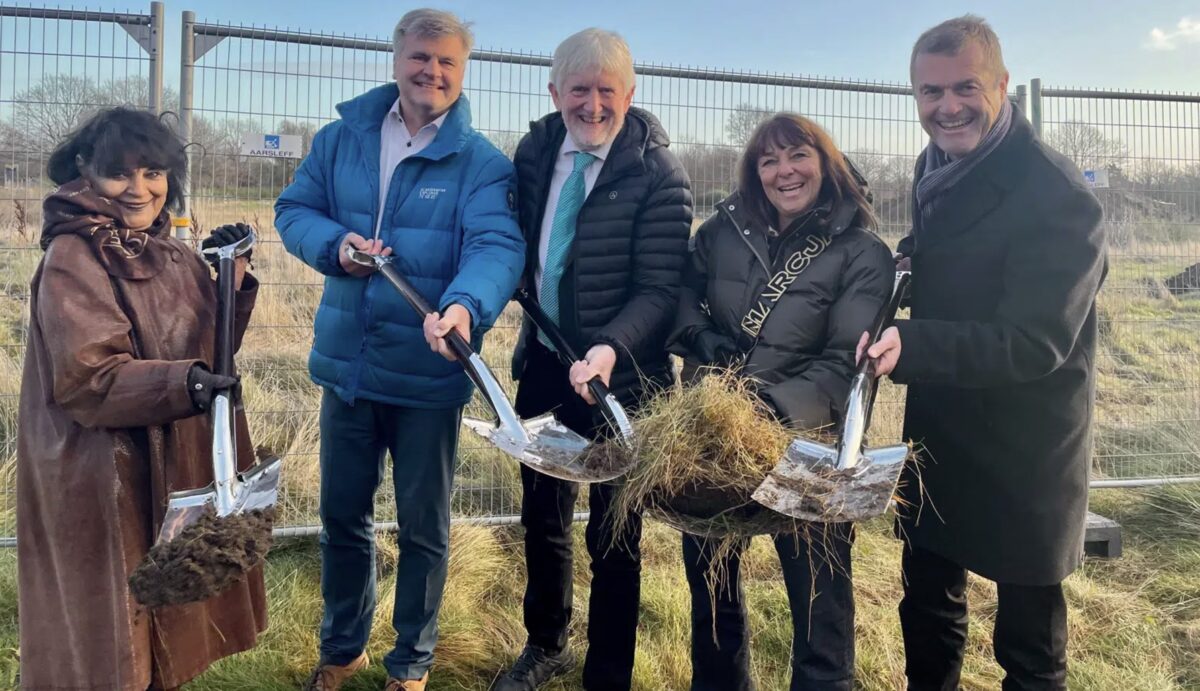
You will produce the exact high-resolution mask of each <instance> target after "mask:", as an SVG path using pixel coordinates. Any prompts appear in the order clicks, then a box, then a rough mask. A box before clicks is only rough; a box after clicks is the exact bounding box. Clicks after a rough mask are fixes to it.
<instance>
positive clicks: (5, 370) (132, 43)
mask: <svg viewBox="0 0 1200 691" xmlns="http://www.w3.org/2000/svg"><path fill="white" fill-rule="evenodd" d="M162 22H163V6H162V3H159V2H155V3H152V4H151V11H150V13H149V14H129V13H116V12H95V11H88V10H58V9H42V8H30V7H6V6H0V288H2V289H3V299H0V536H3V537H0V540H7V541H11V538H10V536H12V535H15V534H16V533H15V529H14V527H13V522H12V521H13V514H14V509H15V502H14V500H13V492H14V491H15V476H14V460H15V458H16V430H17V396H18V392H19V388H20V384H21V366H22V361H23V359H24V350H25V334H26V327H27V314H28V304H29V279H30V277H31V276H32V275H33V270H34V268H35V267H36V266H37V262H38V260H39V259H40V257H41V251H40V250H39V249H38V248H37V242H38V236H39V234H40V232H41V225H42V212H41V208H42V204H41V202H42V197H44V196H45V194H46V192H47V191H48V190H49V189H50V184H49V182H48V181H47V180H46V179H45V177H44V174H43V173H44V170H45V168H46V159H47V157H48V156H49V154H50V152H51V151H52V150H53V148H54V145H55V144H56V143H57V142H58V141H59V140H60V139H61V138H62V137H63V135H65V134H66V133H67V132H69V131H71V130H72V129H73V128H74V127H75V126H76V125H78V124H79V123H81V122H82V121H83V120H84V119H85V118H86V117H88V116H89V115H90V114H91V113H93V112H95V111H96V110H97V109H98V108H102V107H104V106H111V105H118V104H123V105H132V106H136V107H139V108H148V109H151V110H155V111H157V110H158V109H159V108H160V106H161V105H162V103H163V99H162Z"/></svg>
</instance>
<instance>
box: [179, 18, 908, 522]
mask: <svg viewBox="0 0 1200 691" xmlns="http://www.w3.org/2000/svg"><path fill="white" fill-rule="evenodd" d="M184 21H185V41H186V40H187V38H186V36H187V34H188V29H187V28H186V27H187V26H188V22H189V21H191V22H192V23H191V24H190V26H191V35H192V36H193V37H194V38H193V39H192V40H193V41H194V44H193V45H194V48H195V50H194V51H193V52H192V53H190V54H189V52H188V51H187V49H186V47H185V50H184V55H185V63H186V61H187V60H188V59H189V58H190V59H191V60H192V61H193V62H192V65H193V67H192V70H191V74H190V75H189V74H187V71H188V70H187V65H186V64H185V68H184V69H185V74H184V75H183V78H182V80H181V83H185V84H186V83H189V82H190V83H191V84H193V86H194V89H193V97H192V101H191V104H190V105H191V108H190V111H189V110H188V109H187V108H185V110H184V112H183V114H182V117H183V121H184V122H185V123H190V127H191V129H190V138H191V140H192V141H195V142H198V143H199V144H200V145H201V146H200V147H199V148H198V149H197V150H196V151H195V153H194V154H193V176H192V192H191V196H190V205H191V206H190V208H191V213H192V214H193V216H194V217H195V219H196V221H197V225H198V226H204V227H208V226H211V225H215V224H218V223H224V222H228V221H231V220H241V219H246V220H249V221H251V222H254V223H256V224H257V225H258V226H259V227H260V228H263V229H269V228H271V226H272V209H271V204H272V203H273V201H274V199H275V197H276V195H277V194H278V192H279V190H280V189H281V188H282V187H283V186H284V185H285V184H286V183H287V181H288V180H289V179H290V178H291V176H292V174H293V173H294V172H295V169H296V166H297V165H298V162H299V161H298V160H297V159H277V158H249V157H245V156H241V155H239V148H238V142H239V141H240V140H241V139H243V138H244V137H245V135H256V136H261V135H262V134H265V133H273V134H290V135H298V136H299V137H301V139H302V142H303V147H304V148H305V150H306V149H307V146H308V144H309V142H311V139H312V136H313V134H314V133H315V132H316V130H317V129H319V128H320V127H321V126H322V125H324V124H326V123H328V122H330V121H332V120H333V119H335V118H336V117H337V115H336V110H335V105H336V104H337V103H339V102H341V101H345V100H347V99H350V98H353V97H355V96H357V95H358V94H360V93H362V92H364V91H366V90H367V89H369V88H371V87H374V86H376V85H378V84H382V83H385V82H387V81H389V80H390V79H391V71H392V65H391V44H390V41H381V40H370V39H364V38H360V37H350V36H331V35H324V34H312V33H294V32H281V31H275V30H270V29H262V28H255V27H244V26H230V25H218V24H211V23H205V22H196V21H194V20H191V19H190V18H188V17H185V20H184ZM549 67H550V58H549V56H545V55H530V54H522V53H511V52H504V51H495V50H477V51H475V52H474V53H473V54H472V57H471V62H470V65H469V68H468V70H467V75H466V80H465V83H464V93H465V95H466V96H467V98H468V99H469V100H470V102H471V106H472V113H473V120H474V125H475V126H476V128H477V129H479V130H480V131H481V132H483V133H484V134H485V135H487V136H488V137H489V138H491V140H492V141H493V142H494V143H495V144H496V145H497V146H498V147H499V148H500V149H502V150H503V151H505V152H506V153H508V154H511V153H512V152H513V151H514V150H515V148H516V145H517V142H518V141H519V140H520V137H521V136H522V135H523V134H524V133H525V132H526V131H527V130H528V126H529V122H530V121H531V120H534V119H537V118H539V117H541V116H542V115H544V114H545V113H547V112H550V111H551V110H553V104H552V102H551V99H550V97H549V94H548V92H547V90H546V84H547V82H548V80H549ZM637 72H638V89H637V95H636V98H635V103H634V105H635V106H638V107H642V108H645V109H646V110H649V111H650V112H652V113H654V114H655V115H656V116H657V117H658V118H659V119H660V120H661V121H662V123H663V125H664V127H665V128H666V130H667V131H668V132H669V133H670V135H671V138H672V141H673V144H672V148H673V149H674V151H675V152H676V153H677V154H678V155H679V157H680V158H681V159H682V160H683V162H684V164H685V165H686V166H687V168H688V170H689V172H690V174H691V177H692V182H693V191H694V194H695V197H696V203H697V212H698V217H699V218H700V219H703V218H705V217H707V216H708V215H709V214H711V213H712V209H713V205H714V204H715V203H716V202H717V201H719V200H720V199H721V198H723V197H724V196H725V195H727V194H729V192H730V191H731V189H732V181H733V180H734V178H735V171H734V168H735V164H736V160H737V156H738V154H739V153H740V151H741V146H742V144H743V143H744V141H745V139H746V138H747V137H748V136H749V134H750V131H751V130H752V129H753V127H754V125H755V124H757V122H758V121H759V119H761V118H762V117H763V116H764V115H765V114H769V113H773V112H775V111H778V110H794V111H797V112H801V113H805V114H808V115H810V116H812V117H814V118H816V119H817V120H819V121H821V122H822V124H824V125H825V126H826V127H827V128H829V130H830V131H831V133H832V134H833V135H834V137H835V138H836V139H837V140H838V142H839V143H840V144H841V145H842V146H843V147H844V148H845V149H846V150H847V151H848V152H849V153H850V155H851V157H852V158H853V159H854V161H855V162H856V163H857V164H858V166H859V167H860V168H861V169H862V170H863V172H864V173H865V174H866V175H867V176H868V178H869V179H871V180H872V183H873V185H874V194H875V199H876V204H877V207H878V209H879V211H880V216H881V217H882V218H883V221H884V228H883V232H884V234H885V235H886V236H887V237H889V239H892V240H895V239H897V238H898V237H900V236H901V235H902V234H903V233H904V232H905V231H906V230H907V228H908V194H909V189H910V184H911V170H912V166H913V161H914V157H915V155H916V154H917V153H918V152H919V151H920V150H921V148H922V147H923V145H924V137H923V134H922V132H921V129H920V126H919V124H918V123H917V120H916V113H915V109H914V106H913V103H912V98H911V96H910V95H909V90H908V88H907V87H904V86H899V85H885V84H866V83H852V82H837V81H831V80H815V79H806V78H799V77H793V76H787V75H765V74H749V73H736V72H721V71H714V70H699V69H690V68H681V67H669V66H659V65H638V66H637ZM184 102H185V104H186V103H187V100H186V95H185V101H184ZM265 236H266V241H265V242H264V247H263V251H262V252H261V253H256V255H255V263H256V268H257V271H258V272H259V274H260V277H261V278H262V280H263V288H262V291H261V293H260V302H259V306H258V308H257V310H258V312H257V314H258V316H257V319H256V321H255V325H254V326H253V327H252V333H251V334H249V335H248V337H247V341H246V343H247V346H244V347H243V354H242V358H241V361H242V364H243V367H244V368H245V369H246V370H247V373H248V374H247V376H248V378H249V379H251V381H254V382H255V385H254V386H252V387H248V390H247V408H248V409H249V410H252V411H254V412H253V416H254V422H253V426H254V431H255V434H256V439H259V440H260V441H262V442H263V443H265V444H267V445H268V446H273V447H274V448H276V449H277V450H280V451H283V452H284V453H286V454H287V458H288V479H287V484H288V488H287V497H286V500H285V505H286V507H287V509H286V510H287V514H288V520H289V521H290V522H291V523H298V524H303V525H308V524H312V523H315V487H316V483H315V480H316V466H317V434H316V412H317V407H318V401H317V395H316V391H315V390H314V388H313V387H311V386H310V385H308V384H306V383H305V382H306V374H305V356H306V354H307V352H308V349H309V347H310V343H311V341H310V337H311V326H312V317H313V312H312V310H313V309H314V306H315V304H316V301H317V297H318V295H319V292H320V289H321V285H320V281H319V277H318V276H317V275H316V274H315V273H314V272H312V271H310V270H308V269H307V268H306V267H304V266H303V265H301V264H300V263H299V262H297V261H295V260H294V259H292V258H290V257H288V256H287V255H286V254H285V253H284V251H283V249H282V247H281V246H280V244H279V241H278V238H277V236H275V235H274V234H273V233H272V232H270V231H269V230H268V231H267V232H266V233H265ZM518 325H519V314H518V312H517V311H516V309H515V307H513V308H510V310H509V311H507V312H506V313H505V314H504V316H503V318H502V319H501V321H500V323H499V324H498V326H497V327H496V328H495V329H494V330H493V331H492V333H491V334H489V336H488V340H487V344H486V347H485V357H486V359H487V360H488V362H489V363H490V364H491V366H492V368H493V370H494V371H495V372H496V373H497V375H498V376H499V377H500V378H501V379H502V380H503V381H504V383H505V384H506V385H511V382H510V381H509V380H508V362H509V358H510V354H511V350H512V346H513V344H514V343H515V338H516V332H517V328H518ZM472 410H474V412H475V413H476V414H479V415H483V414H485V411H483V410H482V409H481V408H480V407H479V406H478V405H473V407H472ZM899 413H900V406H899V402H898V398H897V392H896V391H895V390H890V392H889V394H888V395H885V397H884V400H883V402H882V404H881V413H880V414H879V415H877V418H876V420H877V423H876V424H877V425H878V428H879V429H878V430H877V431H878V432H879V434H880V436H886V437H889V438H895V437H897V436H898V435H899V418H900V414H899ZM461 446H462V452H461V454H460V468H459V475H458V478H457V485H456V490H455V499H454V509H455V515H456V516H457V517H459V518H461V519H474V520H480V519H482V520H489V521H490V520H496V519H497V518H500V519H501V520H505V518H504V517H507V520H511V518H512V517H513V516H514V515H515V514H516V513H517V512H518V510H519V478H518V475H517V467H516V465H515V464H514V463H513V462H512V461H510V460H508V459H506V458H503V457H501V456H500V455H499V454H498V453H497V452H495V451H492V450H490V449H488V448H486V447H485V446H484V445H483V444H481V443H480V442H479V441H478V440H477V439H475V438H473V437H468V436H464V438H463V440H462V445H461ZM386 484H387V483H385V485H386ZM388 494H389V492H388V490H387V489H386V488H385V489H383V490H381V499H383V500H384V501H381V503H380V507H381V508H380V518H381V520H386V519H385V516H387V515H389V513H390V511H389V510H388V509H387V508H386V507H387V506H388V503H387V498H388Z"/></svg>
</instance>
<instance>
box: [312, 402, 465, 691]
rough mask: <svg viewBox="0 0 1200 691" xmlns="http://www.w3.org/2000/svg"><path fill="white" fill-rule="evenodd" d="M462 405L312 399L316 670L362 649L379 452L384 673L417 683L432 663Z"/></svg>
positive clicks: (370, 611)
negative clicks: (388, 462)
mask: <svg viewBox="0 0 1200 691" xmlns="http://www.w3.org/2000/svg"><path fill="white" fill-rule="evenodd" d="M461 419H462V409H461V408H451V409H440V410H426V409H421V408H403V407H400V406H393V405H387V404H383V403H375V402H372V401H366V400H362V399H359V400H358V401H355V403H354V405H349V404H347V403H346V402H345V401H343V400H342V399H340V398H338V396H337V394H335V393H333V392H332V391H331V390H329V389H325V391H324V394H323V395H322V398H321V524H322V526H323V528H324V529H323V530H322V531H321V540H320V543H321V596H322V598H323V599H324V601H325V616H324V618H323V619H322V621H321V661H322V664H333V665H345V664H348V663H350V662H351V661H353V660H354V659H355V658H356V657H358V655H359V654H361V653H362V651H363V649H364V648H365V647H366V645H367V639H368V637H369V636H370V634H371V619H372V616H373V615H374V613H375V534H374V520H373V518H372V517H373V514H374V498H375V490H376V488H378V487H379V482H380V480H381V479H382V477H383V470H384V467H385V466H384V453H385V452H390V453H391V455H392V484H393V485H394V486H395V489H396V521H397V523H398V524H399V528H398V530H397V534H396V539H397V542H398V543H399V547H400V557H399V560H398V562H397V564H396V605H395V609H394V611H393V612H392V627H393V628H394V629H395V630H396V645H395V647H394V648H392V651H391V652H390V653H388V654H387V655H386V656H385V657H384V659H383V663H384V666H385V667H386V668H387V671H388V674H389V675H391V676H393V677H396V678H397V679H419V678H420V677H421V676H422V675H424V674H425V672H426V671H427V670H428V669H429V668H430V667H431V666H433V646H434V644H435V643H436V642H437V615H438V609H439V608H440V607H441V604H442V590H443V588H444V587H445V584H446V568H447V565H448V563H449V552H450V488H451V485H452V482H453V479H454V466H455V456H456V450H457V449H456V447H457V444H458V428H459V423H460V421H461Z"/></svg>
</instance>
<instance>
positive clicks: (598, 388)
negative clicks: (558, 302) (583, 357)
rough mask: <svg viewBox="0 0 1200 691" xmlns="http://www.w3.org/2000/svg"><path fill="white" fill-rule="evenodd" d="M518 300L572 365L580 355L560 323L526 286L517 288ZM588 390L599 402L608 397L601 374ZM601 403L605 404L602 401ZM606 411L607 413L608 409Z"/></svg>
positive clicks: (590, 383)
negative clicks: (552, 318)
mask: <svg viewBox="0 0 1200 691" xmlns="http://www.w3.org/2000/svg"><path fill="white" fill-rule="evenodd" d="M517 302H518V303H520V304H521V308H522V309H524V310H525V313H526V314H528V315H529V318H530V319H532V320H533V323H534V324H536V325H537V328H538V330H540V331H541V332H542V333H544V334H546V336H547V337H548V338H549V339H550V342H551V343H553V344H554V348H555V350H557V351H558V359H559V360H561V361H562V363H563V364H564V365H566V366H567V367H570V366H571V365H572V364H574V363H575V362H576V361H577V360H579V355H578V354H577V353H576V352H575V349H574V348H572V347H571V344H570V343H568V342H567V337H566V336H563V333H562V331H561V330H560V329H559V328H558V325H557V324H555V323H554V322H553V321H552V320H551V319H550V315H548V314H546V311H545V310H543V309H542V306H541V305H540V304H538V301H537V300H535V299H533V296H532V295H530V294H529V291H528V290H526V289H524V288H518V289H517ZM588 391H590V392H591V393H592V398H595V399H596V401H597V402H601V401H605V400H607V399H608V394H609V391H608V387H607V386H605V385H604V381H603V380H602V379H600V375H596V376H594V377H592V379H591V381H589V382H588ZM601 405H604V404H603V403H601ZM605 412H606V413H607V411H605Z"/></svg>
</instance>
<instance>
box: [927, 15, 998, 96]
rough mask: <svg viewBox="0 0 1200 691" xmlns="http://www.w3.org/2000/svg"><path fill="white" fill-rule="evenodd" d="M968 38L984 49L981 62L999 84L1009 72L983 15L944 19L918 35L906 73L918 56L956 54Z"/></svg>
mask: <svg viewBox="0 0 1200 691" xmlns="http://www.w3.org/2000/svg"><path fill="white" fill-rule="evenodd" d="M967 41H974V42H975V43H976V44H978V45H979V47H980V48H981V49H983V63H984V65H985V67H986V69H987V71H988V73H989V74H990V75H991V76H992V77H994V78H995V79H996V82H997V83H999V81H1000V80H1001V79H1002V78H1003V77H1004V75H1005V74H1007V73H1008V68H1007V67H1005V66H1004V55H1003V54H1002V53H1001V52H1000V39H999V37H997V36H996V32H995V31H992V27H991V26H989V25H988V23H987V22H986V21H985V20H984V19H983V18H982V17H977V16H975V15H973V14H964V15H963V16H961V17H955V18H954V19H947V20H946V21H944V22H942V23H941V24H938V25H937V26H935V27H933V28H932V29H929V30H927V31H926V32H925V33H923V34H921V37H920V38H918V39H917V42H916V43H915V44H914V45H913V49H912V58H911V59H910V60H909V63H908V71H909V74H910V75H911V74H912V70H913V68H914V67H915V66H916V64H917V56H918V55H920V54H922V53H924V54H926V55H958V53H959V51H961V50H962V48H963V46H964V45H966V43H967Z"/></svg>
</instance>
